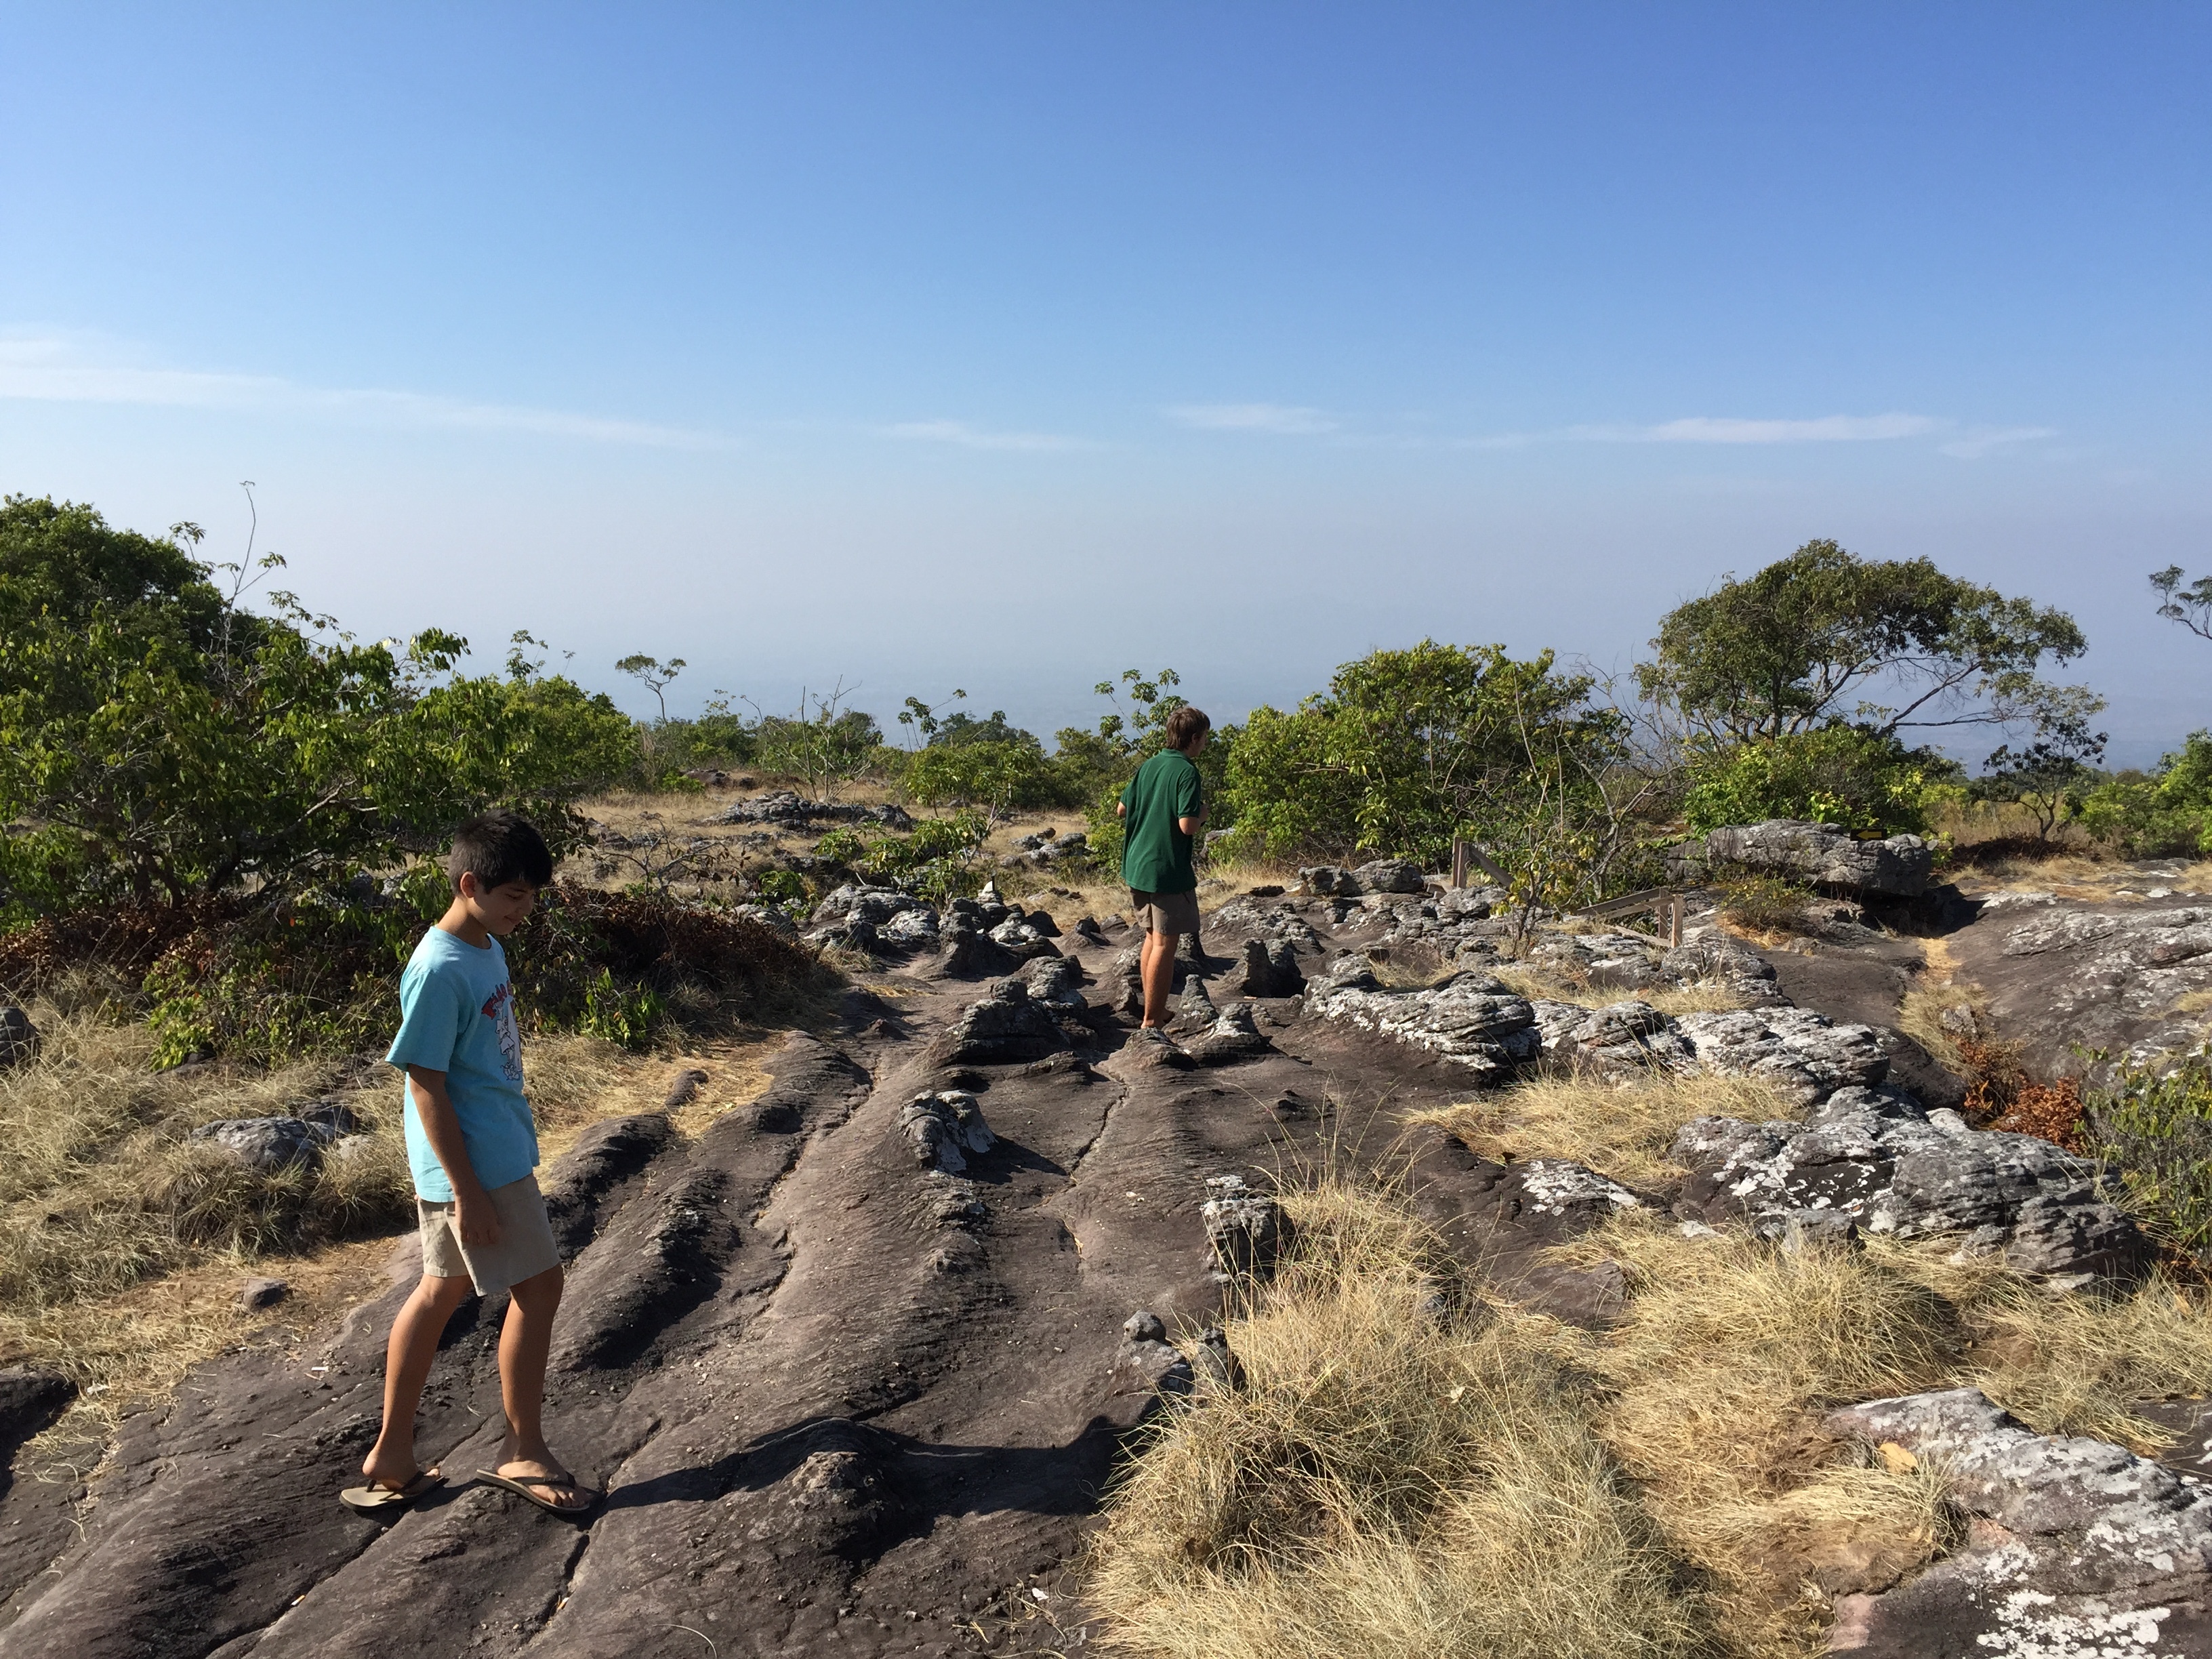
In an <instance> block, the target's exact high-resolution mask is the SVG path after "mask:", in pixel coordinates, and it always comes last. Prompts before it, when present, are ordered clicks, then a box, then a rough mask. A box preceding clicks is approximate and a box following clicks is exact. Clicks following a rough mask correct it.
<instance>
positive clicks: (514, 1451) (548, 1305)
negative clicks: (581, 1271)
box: [499, 1267, 590, 1510]
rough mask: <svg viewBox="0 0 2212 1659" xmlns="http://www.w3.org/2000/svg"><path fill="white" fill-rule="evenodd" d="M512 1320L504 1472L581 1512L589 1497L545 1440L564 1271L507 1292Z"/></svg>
mask: <svg viewBox="0 0 2212 1659" xmlns="http://www.w3.org/2000/svg"><path fill="white" fill-rule="evenodd" d="M507 1294H508V1295H509V1296H510V1297H512V1298H513V1300H512V1301H510V1302H509V1303H508V1304H507V1323H506V1324H505V1325H504V1326H502V1327H501V1329H500V1333H499V1398H500V1404H501V1407H503V1408H504V1409H505V1411H506V1413H507V1438H506V1439H505V1440H504V1441H502V1442H501V1444H500V1449H499V1460H500V1461H499V1473H500V1474H503V1475H505V1476H507V1479H508V1480H520V1481H521V1482H523V1483H524V1484H525V1485H526V1486H533V1487H535V1488H537V1491H538V1496H540V1497H541V1498H545V1499H546V1500H547V1501H549V1502H550V1503H551V1504H555V1505H556V1506H557V1507H559V1508H561V1509H576V1510H581V1509H586V1508H588V1507H589V1506H590V1500H589V1499H588V1498H586V1496H585V1495H584V1493H583V1492H582V1491H581V1489H580V1488H579V1487H578V1486H576V1485H575V1483H574V1481H573V1480H570V1479H569V1478H568V1474H567V1473H566V1471H565V1470H563V1469H562V1466H561V1464H560V1463H559V1462H558V1461H556V1459H555V1457H554V1455H553V1449H552V1448H551V1447H550V1446H548V1445H547V1444H546V1443H545V1424H544V1409H545V1356H546V1354H547V1353H548V1352H550V1349H551V1348H552V1346H553V1316H554V1314H555V1313H556V1311H557V1310H559V1308H560V1306H561V1270H560V1269H559V1268H558V1267H548V1268H547V1269H546V1270H545V1271H544V1273H538V1274H537V1275H536V1276H535V1277H533V1278H530V1279H524V1280H523V1281H522V1283H520V1285H514V1286H513V1287H512V1288H511V1289H510V1290H509V1291H508V1292H507Z"/></svg>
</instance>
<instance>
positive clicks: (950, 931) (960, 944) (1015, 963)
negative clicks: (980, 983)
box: [937, 927, 1022, 979]
mask: <svg viewBox="0 0 2212 1659" xmlns="http://www.w3.org/2000/svg"><path fill="white" fill-rule="evenodd" d="M941 937H942V938H943V940H944V944H945V951H944V954H943V955H941V956H940V957H939V958H938V963H937V965H938V967H939V969H940V970H941V971H942V972H944V973H945V974H946V975H950V976H951V977H952V978H954V979H987V978H995V977H996V976H997V975H1000V974H1011V973H1012V972H1013V971H1014V969H1017V968H1018V967H1020V966H1021V965H1022V959H1021V958H1020V957H1018V956H1016V955H1015V954H1014V953H1013V952H1012V951H1009V950H1008V949H1006V946H1005V945H1001V944H1000V943H999V942H998V941H997V940H996V939H993V938H991V937H990V936H989V935H988V934H987V933H981V932H980V931H978V930H977V929H975V928H973V927H950V928H947V929H946V930H945V933H943V934H942V935H941Z"/></svg>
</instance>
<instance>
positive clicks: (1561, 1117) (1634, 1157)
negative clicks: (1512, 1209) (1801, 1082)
mask: <svg viewBox="0 0 2212 1659" xmlns="http://www.w3.org/2000/svg"><path fill="white" fill-rule="evenodd" d="M1787 1115H1789V1113H1788V1109H1787V1108H1786V1107H1785V1105H1784V1102H1783V1100H1782V1097H1780V1096H1778V1095H1777V1094H1776V1093H1775V1092H1774V1091H1772V1090H1771V1089H1770V1088H1768V1087H1766V1086H1765V1085H1764V1084H1760V1083H1756V1082H1753V1081H1752V1080H1751V1079H1747V1078H1732V1077H1717V1076H1692V1077H1676V1076H1674V1075H1672V1074H1670V1073H1662V1072H1653V1073H1648V1074H1646V1075H1644V1076H1640V1077H1636V1078H1632V1079H1624V1080H1620V1081H1608V1080H1606V1079H1599V1078H1593V1077H1549V1078H1535V1079H1530V1080H1529V1081H1528V1082H1525V1083H1521V1084H1516V1085H1514V1086H1513V1087H1512V1088H1510V1089H1500V1090H1497V1091H1490V1092H1486V1093H1484V1094H1480V1095H1476V1096H1474V1097H1471V1098H1469V1099H1468V1100H1464V1101H1461V1102H1459V1103H1455V1104H1453V1105H1450V1106H1443V1107H1436V1108H1431V1109H1428V1110H1425V1111H1422V1112H1419V1113H1415V1114H1413V1115H1412V1117H1411V1118H1410V1120H1409V1121H1413V1122H1425V1123H1437V1124H1441V1125H1442V1126H1443V1127H1444V1128H1445V1129H1447V1130H1449V1132H1450V1133H1453V1134H1455V1135H1457V1136H1458V1137H1459V1138H1460V1139H1462V1140H1463V1141H1465V1142H1466V1143H1467V1144H1468V1146H1471V1147H1472V1148H1474V1150H1475V1151H1476V1152H1480V1153H1481V1154H1482V1155H1483V1156H1484V1157H1486V1158H1497V1159H1498V1160H1499V1161H1501V1162H1503V1161H1505V1160H1507V1159H1515V1158H1571V1159H1573V1160H1574V1161H1575V1162H1576V1163H1577V1164H1588V1165H1589V1167H1590V1168H1592V1169H1594V1170H1602V1171H1603V1172H1605V1173H1606V1174H1607V1175H1609V1176H1613V1178H1614V1179H1615V1180H1617V1181H1625V1182H1628V1183H1629V1184H1630V1185H1631V1186H1641V1187H1644V1188H1647V1189H1648V1188H1652V1187H1656V1186H1659V1185H1662V1184H1663V1183H1665V1182H1668V1181H1669V1180H1672V1179H1674V1178H1677V1177H1679V1176H1680V1174H1681V1171H1680V1170H1677V1169H1675V1168H1674V1166H1673V1165H1672V1164H1668V1162H1667V1158H1666V1153H1667V1146H1668V1143H1669V1142H1670V1141H1672V1140H1673V1139H1674V1133H1675V1131H1676V1130H1678V1129H1680V1127H1682V1126H1683V1125H1684V1124H1685V1123H1687V1122H1688V1121H1690V1120H1691V1119H1692V1118H1693V1117H1707V1116H1712V1117H1741V1118H1749V1119H1752V1120H1753V1121H1763V1120H1765V1119H1766V1118H1771V1117H1783V1116H1787Z"/></svg>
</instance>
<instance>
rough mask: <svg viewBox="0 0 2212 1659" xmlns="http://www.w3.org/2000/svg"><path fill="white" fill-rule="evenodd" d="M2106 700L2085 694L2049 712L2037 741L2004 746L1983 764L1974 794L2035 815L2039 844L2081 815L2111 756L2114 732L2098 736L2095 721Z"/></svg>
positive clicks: (2042, 720)
mask: <svg viewBox="0 0 2212 1659" xmlns="http://www.w3.org/2000/svg"><path fill="white" fill-rule="evenodd" d="M2104 706H2105V700H2104V699H2103V698H2102V697H2099V696H2092V695H2090V694H2088V693H2087V692H2082V693H2081V694H2080V695H2079V696H2076V697H2075V698H2073V699H2072V700H2070V701H2069V702H2066V703H2064V704H2062V705H2060V706H2058V707H2056V708H2052V709H2051V710H2049V711H2047V712H2046V713H2045V715H2044V717H2043V718H2042V719H2041V720H2039V721H2038V722H2037V726H2036V732H2035V738H2034V741H2033V742H2032V743H2030V744H2027V746H2026V747H2024V748H2022V749H2021V750H2017V751H2015V750H2014V749H2013V748H2012V746H2011V745H2010V744H2006V745H2004V746H2002V747H2001V748H1999V749H1998V750H1996V752H1995V753H1994V754H1992V755H1991V756H1990V757H1989V759H1988V760H1986V761H1984V763H1982V769H1983V771H1982V776H1981V777H1979V778H1978V779H1976V780H1975V782H1974V787H1973V793H1974V794H1975V796H1976V797H1977V798H1978V799H1982V800H1998V801H2010V802H2014V803H2016V804H2017V805H2021V806H2024V807H2026V808H2027V810H2028V811H2030V812H2031V813H2033V815H2034V817H2035V834H2036V839H2038V840H2039V841H2045V842H2047V841H2049V840H2050V839H2051V831H2052V830H2053V829H2057V826H2058V821H2059V819H2060V818H2062V817H2064V816H2065V815H2066V814H2067V813H2068V812H2069V811H2074V812H2079V811H2080V810H2081V801H2082V798H2083V796H2084V795H2085V794H2086V793H2087V791H2088V790H2089V789H2090V788H2092V787H2094V786H2095V784H2096V783H2097V782H2098V781H2099V779H2100V773H2099V771H2098V769H2097V763H2099V762H2100V761H2101V760H2102V759H2104V757H2105V744H2106V741H2107V740H2108V734H2107V733H2106V732H2092V731H2091V730H2090V729H2089V722H2090V721H2091V720H2093V719H2094V718H2095V717H2096V715H2097V714H2099V713H2100V711H2101V710H2102V709H2103V708H2104Z"/></svg>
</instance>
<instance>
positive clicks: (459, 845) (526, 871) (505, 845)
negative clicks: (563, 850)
mask: <svg viewBox="0 0 2212 1659" xmlns="http://www.w3.org/2000/svg"><path fill="white" fill-rule="evenodd" d="M464 873H466V874H469V875H472V876H474V877H475V878H477V886H479V887H481V888H483V889H485V890H489V889H491V888H494V887H504V886H506V885H507V883H509V882H510V881H526V882H528V883H529V884H531V885H532V887H544V886H545V885H546V884H549V883H550V882H551V880H552V879H553V853H552V849H551V848H549V847H547V846H546V845H545V837H544V836H541V835H539V834H538V826H537V825H535V824H533V823H531V822H530V821H529V820H528V819H527V818H523V817H517V816H516V815H515V814H513V812H510V811H507V810H506V809H504V808H501V809H499V810H497V811H490V812H479V813H477V815H476V817H472V818H471V819H470V820H469V821H468V822H467V823H465V824H463V825H462V826H461V827H460V828H459V829H456V830H454V831H453V851H452V852H450V853H448V854H446V874H447V876H448V877H449V878H451V879H452V881H453V890H454V891H455V892H456V893H458V892H459V891H460V890H461V877H462V875H463V874H464Z"/></svg>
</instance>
